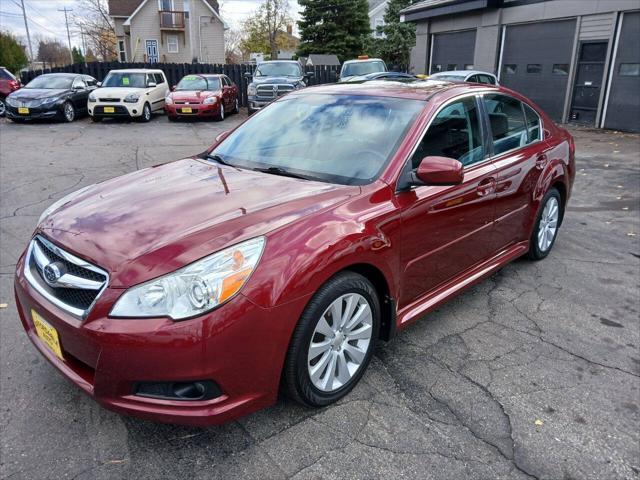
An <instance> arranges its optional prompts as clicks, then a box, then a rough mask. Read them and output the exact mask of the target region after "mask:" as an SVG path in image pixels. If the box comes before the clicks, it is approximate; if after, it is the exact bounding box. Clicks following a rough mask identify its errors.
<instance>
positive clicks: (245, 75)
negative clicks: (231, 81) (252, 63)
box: [244, 72, 253, 79]
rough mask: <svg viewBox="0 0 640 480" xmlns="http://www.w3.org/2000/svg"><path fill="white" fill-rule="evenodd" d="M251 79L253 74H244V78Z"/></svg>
mask: <svg viewBox="0 0 640 480" xmlns="http://www.w3.org/2000/svg"><path fill="white" fill-rule="evenodd" d="M251 77H253V73H251V72H244V78H247V79H249V78H251Z"/></svg>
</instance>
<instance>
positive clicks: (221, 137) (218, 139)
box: [216, 130, 231, 144]
mask: <svg viewBox="0 0 640 480" xmlns="http://www.w3.org/2000/svg"><path fill="white" fill-rule="evenodd" d="M230 133H231V130H226V131H224V132H222V133H221V134H220V135H218V136H217V137H216V144H218V143H220V142H221V141H222V140H224V139H225V138H227V137H228V136H229V134H230Z"/></svg>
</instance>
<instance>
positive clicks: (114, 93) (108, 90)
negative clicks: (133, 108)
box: [93, 87, 151, 98]
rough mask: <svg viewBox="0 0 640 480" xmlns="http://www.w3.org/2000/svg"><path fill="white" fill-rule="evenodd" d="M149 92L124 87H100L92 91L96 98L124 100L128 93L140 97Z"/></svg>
mask: <svg viewBox="0 0 640 480" xmlns="http://www.w3.org/2000/svg"><path fill="white" fill-rule="evenodd" d="M147 91H151V89H150V88H125V87H100V88H97V89H95V90H94V91H93V95H94V96H96V97H98V98H124V97H126V96H127V95H129V94H130V93H136V94H138V95H142V94H143V93H145V92H147Z"/></svg>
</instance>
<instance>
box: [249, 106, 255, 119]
mask: <svg viewBox="0 0 640 480" xmlns="http://www.w3.org/2000/svg"><path fill="white" fill-rule="evenodd" d="M256 111H257V110H252V109H250V108H249V107H247V116H248V117H250V116H251V115H253V114H254V113H256Z"/></svg>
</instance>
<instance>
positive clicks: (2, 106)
mask: <svg viewBox="0 0 640 480" xmlns="http://www.w3.org/2000/svg"><path fill="white" fill-rule="evenodd" d="M6 108H7V107H6V106H5V104H4V99H3V98H0V117H3V116H4V113H5V110H6Z"/></svg>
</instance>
